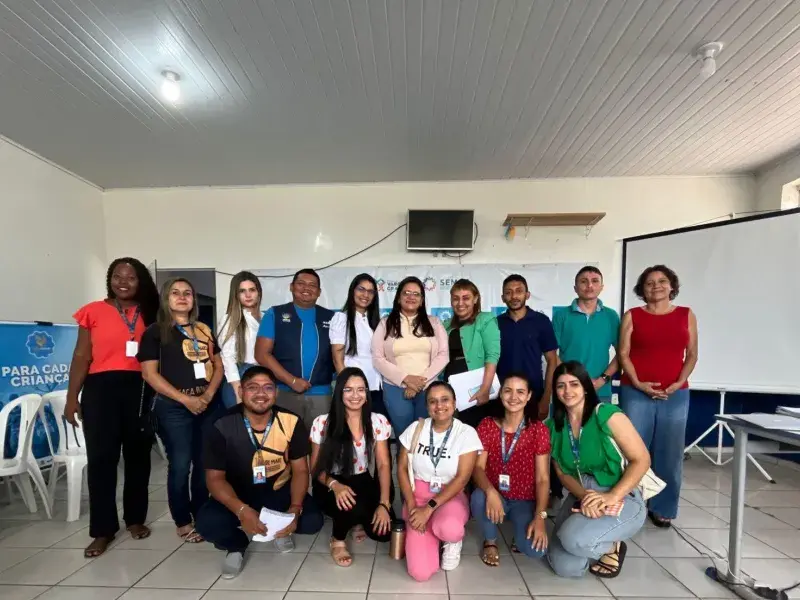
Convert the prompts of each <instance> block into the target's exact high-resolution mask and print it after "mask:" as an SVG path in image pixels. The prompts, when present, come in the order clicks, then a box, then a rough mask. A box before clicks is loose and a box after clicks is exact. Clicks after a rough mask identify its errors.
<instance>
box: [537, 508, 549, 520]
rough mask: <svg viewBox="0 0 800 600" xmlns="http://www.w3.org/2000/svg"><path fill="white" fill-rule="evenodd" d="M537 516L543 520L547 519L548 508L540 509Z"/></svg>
mask: <svg viewBox="0 0 800 600" xmlns="http://www.w3.org/2000/svg"><path fill="white" fill-rule="evenodd" d="M536 516H537V517H539V518H540V519H541V520H542V521H544V520H545V519H547V511H546V510H542V511H539V512H538V513H536Z"/></svg>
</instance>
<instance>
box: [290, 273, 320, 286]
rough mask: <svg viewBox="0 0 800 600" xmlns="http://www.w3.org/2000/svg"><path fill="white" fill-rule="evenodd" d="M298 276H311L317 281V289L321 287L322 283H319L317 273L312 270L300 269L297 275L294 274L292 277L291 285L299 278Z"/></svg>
mask: <svg viewBox="0 0 800 600" xmlns="http://www.w3.org/2000/svg"><path fill="white" fill-rule="evenodd" d="M300 275H313V276H314V277H315V278H316V279H317V286H318V287H321V286H322V282H321V281H320V278H319V273H317V272H316V271H315V270H314V269H300V270H299V271H298V272H297V273H295V274H294V277H292V283H294V282H295V281H297V278H298V277H300Z"/></svg>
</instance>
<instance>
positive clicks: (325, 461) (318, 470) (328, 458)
mask: <svg viewBox="0 0 800 600" xmlns="http://www.w3.org/2000/svg"><path fill="white" fill-rule="evenodd" d="M351 377H359V378H360V379H362V380H363V381H364V387H365V388H366V395H367V400H366V402H364V405H363V406H362V407H361V428H362V430H363V432H364V443H365V447H364V452H365V454H366V459H367V465H369V464H370V462H371V459H372V453H373V448H372V447H373V445H374V441H375V436H374V435H373V432H372V400H371V396H370V392H369V382H367V376H366V375H364V372H363V371H362V370H361V369H358V368H356V367H346V368H345V369H342V372H341V373H339V374H338V375H337V376H336V386H335V387H334V388H333V394H332V397H331V408H330V411H329V412H328V421H327V424H326V425H325V438H324V439H323V440H322V444H321V445H320V448H319V456H318V458H317V464H316V466H315V467H314V473H313V476H312V477H313V478H314V479H316V478H317V477H319V476H320V474H322V473H328V474H329V475H330V474H332V472H333V471H334V469H336V468H338V469H341V475H343V476H345V477H347V476H350V475H353V458H354V456H355V449H354V448H353V433H352V432H351V431H350V427H349V426H348V424H347V409H346V408H345V406H344V387H345V385H347V381H348V380H349V379H350V378H351Z"/></svg>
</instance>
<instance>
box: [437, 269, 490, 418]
mask: <svg viewBox="0 0 800 600" xmlns="http://www.w3.org/2000/svg"><path fill="white" fill-rule="evenodd" d="M450 306H451V307H452V309H453V317H452V318H451V319H450V320H448V321H445V323H444V327H445V329H446V330H447V336H448V347H449V349H450V362H448V363H447V366H446V367H445V368H444V379H445V381H446V380H447V379H448V378H449V377H450V376H452V375H457V374H459V373H465V372H466V371H474V370H475V369H480V368H483V369H484V372H483V382H482V384H481V387H480V389H479V390H478V391H477V392H475V394H474V395H473V396H472V398H471V401H472V402H473V404H474V405H473V406H472V408H468V409H467V410H465V411H460V412H459V414H458V418H459V420H460V421H461V422H462V423H465V424H467V425H469V426H470V427H477V426H478V424H479V423H480V422H481V421H482V420H483V418H484V417H486V416H488V415H489V412H490V406H489V404H488V403H489V390H490V389H491V387H492V381H493V380H494V376H495V371H496V370H497V361H498V360H500V328H499V327H498V326H497V317H495V316H494V315H493V314H492V313H488V312H481V293H480V291H479V290H478V287H477V286H476V285H475V284H474V283H472V282H471V281H470V280H469V279H459V280H458V281H456V282H455V283H454V284H453V287H452V288H450ZM500 410H501V411H502V407H500Z"/></svg>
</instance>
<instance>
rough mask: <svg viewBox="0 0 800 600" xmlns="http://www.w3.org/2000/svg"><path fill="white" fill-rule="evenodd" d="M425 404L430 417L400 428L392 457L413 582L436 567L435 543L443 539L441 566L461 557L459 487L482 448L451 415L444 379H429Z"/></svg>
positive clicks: (463, 514) (463, 508)
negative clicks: (395, 454) (400, 497)
mask: <svg viewBox="0 0 800 600" xmlns="http://www.w3.org/2000/svg"><path fill="white" fill-rule="evenodd" d="M426 403H427V407H428V414H429V415H430V417H429V418H427V419H424V420H422V419H420V420H419V421H417V422H416V423H412V424H411V425H410V426H409V427H408V428H407V429H406V430H405V431H404V432H403V434H402V435H401V436H400V445H401V446H400V452H399V455H398V461H397V480H398V483H399V484H400V491H401V492H402V494H403V501H404V502H403V517H404V518H405V519H406V523H407V524H408V527H407V531H406V564H407V567H408V574H409V575H411V577H413V578H414V579H416V580H417V581H427V580H428V579H430V578H431V577H432V576H433V575H434V573H436V572H437V571H438V570H439V542H444V547H443V549H442V564H441V567H442V570H444V571H452V570H453V569H455V568H456V567H457V566H458V563H459V562H460V560H461V544H462V541H463V539H464V526H465V525H466V523H467V521H468V520H469V504H468V503H467V497H466V495H465V494H464V487H465V486H466V485H467V482H469V478H470V476H471V475H472V470H473V468H474V467H475V460H476V458H477V456H478V453H479V452H480V451H481V449H482V446H481V442H480V440H479V439H478V434H477V433H476V432H475V430H474V429H473V428H472V427H470V426H469V425H464V424H463V423H462V422H461V421H459V420H458V419H456V418H454V417H453V414H454V413H455V410H456V396H455V392H454V391H453V388H452V387H451V386H450V384H449V383H445V382H443V381H434V382H433V383H431V385H430V387H428V390H427V392H426ZM409 465H410V468H409Z"/></svg>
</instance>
